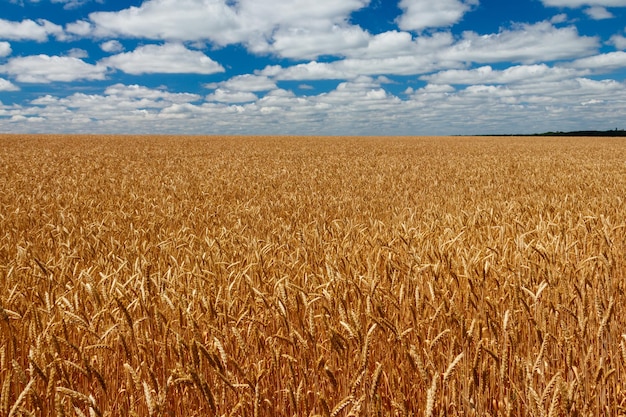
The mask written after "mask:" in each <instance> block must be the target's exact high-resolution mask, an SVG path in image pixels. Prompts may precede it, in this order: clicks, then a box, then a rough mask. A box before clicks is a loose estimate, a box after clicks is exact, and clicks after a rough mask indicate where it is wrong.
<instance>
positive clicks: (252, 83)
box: [205, 74, 276, 92]
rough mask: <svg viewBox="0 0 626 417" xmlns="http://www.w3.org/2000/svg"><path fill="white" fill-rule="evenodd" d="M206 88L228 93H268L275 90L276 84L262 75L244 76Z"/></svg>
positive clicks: (209, 85) (207, 85)
mask: <svg viewBox="0 0 626 417" xmlns="http://www.w3.org/2000/svg"><path fill="white" fill-rule="evenodd" d="M205 87H206V88H213V89H215V88H219V87H221V88H223V89H225V90H229V91H251V92H259V91H269V90H273V89H275V88H276V82H275V81H273V80H271V79H270V78H269V77H267V76H264V75H253V74H244V75H238V76H235V77H233V78H231V79H229V80H227V81H224V82H221V83H212V84H206V85H205Z"/></svg>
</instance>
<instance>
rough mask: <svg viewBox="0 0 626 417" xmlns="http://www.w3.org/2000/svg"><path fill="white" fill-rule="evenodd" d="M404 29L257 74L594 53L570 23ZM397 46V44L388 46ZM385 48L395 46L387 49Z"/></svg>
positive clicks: (347, 73) (436, 66)
mask: <svg viewBox="0 0 626 417" xmlns="http://www.w3.org/2000/svg"><path fill="white" fill-rule="evenodd" d="M404 34H406V32H389V33H385V34H381V35H377V36H375V37H373V38H372V40H371V42H370V43H369V44H368V46H367V47H365V48H361V49H357V50H355V51H352V52H351V53H350V55H349V57H348V58H346V59H342V60H338V61H333V62H317V61H312V62H307V63H302V64H297V65H293V66H288V67H284V68H283V67H277V66H270V67H267V68H265V69H264V70H262V71H260V74H262V75H266V76H269V77H275V78H276V79H279V80H321V79H339V80H341V79H351V78H354V77H357V76H359V75H379V74H380V75H382V74H388V75H415V74H426V73H428V72H433V71H437V70H440V69H446V68H449V69H463V68H464V67H466V66H467V65H468V64H472V63H479V64H481V63H493V62H517V63H523V64H532V63H536V62H546V61H548V62H549V61H559V60H563V59H568V58H570V59H571V58H578V57H581V56H586V55H591V54H593V53H594V52H596V50H597V48H598V46H599V44H600V42H599V39H598V38H595V37H587V36H580V35H579V34H578V32H577V30H576V29H575V28H573V27H565V28H556V27H555V26H553V25H552V24H550V23H549V22H539V23H536V24H533V25H531V24H520V25H516V26H515V27H513V28H511V29H502V30H501V31H500V32H499V33H495V34H490V35H478V34H477V33H475V32H464V33H463V34H462V35H461V37H460V38H458V39H455V38H454V37H453V36H452V35H451V34H450V33H449V32H438V33H436V34H434V35H432V36H419V37H417V38H415V39H413V38H411V37H410V36H406V35H404ZM393 46H396V49H393ZM389 50H395V52H396V53H395V54H390V53H389Z"/></svg>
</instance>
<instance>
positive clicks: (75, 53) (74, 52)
mask: <svg viewBox="0 0 626 417" xmlns="http://www.w3.org/2000/svg"><path fill="white" fill-rule="evenodd" d="M67 56H71V57H73V58H87V57H88V56H89V53H88V52H87V51H85V50H84V49H80V48H72V49H70V50H69V51H67Z"/></svg>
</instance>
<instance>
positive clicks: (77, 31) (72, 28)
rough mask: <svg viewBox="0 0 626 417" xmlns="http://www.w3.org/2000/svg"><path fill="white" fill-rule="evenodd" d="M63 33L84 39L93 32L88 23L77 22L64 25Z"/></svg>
mask: <svg viewBox="0 0 626 417" xmlns="http://www.w3.org/2000/svg"><path fill="white" fill-rule="evenodd" d="M65 31H66V32H67V33H69V34H71V35H76V36H81V37H86V36H89V35H90V34H91V32H92V31H93V26H92V25H91V24H90V23H89V22H86V21H84V20H79V21H77V22H73V23H68V24H67V25H65Z"/></svg>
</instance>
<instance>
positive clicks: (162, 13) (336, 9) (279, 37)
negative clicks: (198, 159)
mask: <svg viewBox="0 0 626 417" xmlns="http://www.w3.org/2000/svg"><path fill="white" fill-rule="evenodd" d="M368 2H369V0H343V1H336V0H317V1H314V2H312V1H308V0H285V1H281V2H276V1H274V0H240V1H238V2H237V3H233V2H231V1H226V0H148V1H145V2H143V3H142V4H141V5H140V6H138V7H136V6H133V7H129V8H127V9H124V10H120V11H116V12H95V13H91V14H90V15H89V22H86V21H81V22H75V23H73V24H71V25H67V31H68V32H70V33H76V34H81V35H86V34H87V33H89V34H91V35H93V36H96V37H129V38H139V39H154V40H164V41H177V42H202V41H209V42H211V43H213V44H215V45H218V46H225V45H229V44H234V43H242V44H245V45H246V46H247V47H248V48H249V49H250V50H251V51H253V52H255V53H274V54H278V55H280V56H284V57H289V58H311V57H317V56H319V55H321V54H333V53H341V52H342V51H345V50H347V49H350V48H354V47H357V46H360V45H363V44H364V43H366V42H367V34H366V32H364V31H363V29H361V28H360V27H358V26H353V25H350V24H348V23H347V22H348V18H349V16H350V14H351V13H352V12H353V11H355V10H358V9H360V8H362V7H364V6H365V5H367V3H368Z"/></svg>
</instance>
